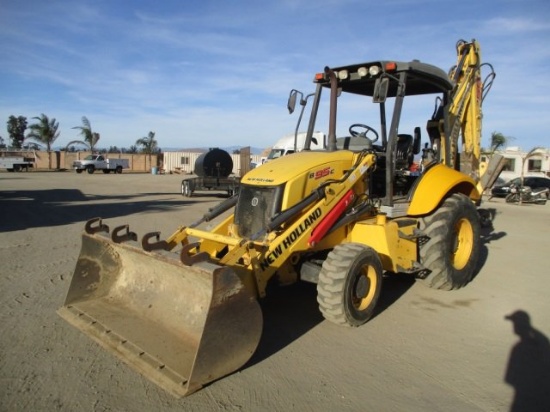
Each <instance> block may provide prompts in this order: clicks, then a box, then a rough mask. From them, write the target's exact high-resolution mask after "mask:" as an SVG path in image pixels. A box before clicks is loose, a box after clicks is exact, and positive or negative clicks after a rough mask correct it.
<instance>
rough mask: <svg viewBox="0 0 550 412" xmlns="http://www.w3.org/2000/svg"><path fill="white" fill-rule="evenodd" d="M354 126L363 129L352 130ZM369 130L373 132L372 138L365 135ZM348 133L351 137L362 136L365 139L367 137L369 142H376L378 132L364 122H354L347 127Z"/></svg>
mask: <svg viewBox="0 0 550 412" xmlns="http://www.w3.org/2000/svg"><path fill="white" fill-rule="evenodd" d="M356 127H360V128H362V129H365V131H364V132H358V131H357V130H353V129H355V128H356ZM369 132H372V133H373V134H374V139H371V138H369V137H367V134H369ZM349 134H351V135H352V136H353V137H364V138H365V139H369V140H370V141H371V142H373V143H374V142H376V141H377V140H378V132H377V131H376V130H374V129H373V128H372V127H370V126H367V125H366V124H361V123H354V124H352V125H351V126H350V127H349Z"/></svg>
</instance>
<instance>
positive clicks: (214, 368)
mask: <svg viewBox="0 0 550 412" xmlns="http://www.w3.org/2000/svg"><path fill="white" fill-rule="evenodd" d="M163 253H164V254H153V253H150V252H146V251H144V250H143V249H141V248H139V247H136V246H133V245H130V244H129V243H114V242H113V241H111V240H110V239H109V238H107V237H105V236H102V235H90V234H87V233H84V234H83V235H82V250H81V252H80V256H79V258H78V262H77V264H76V269H75V272H74V275H73V278H72V281H71V285H70V288H69V291H68V294H67V298H66V301H65V304H64V306H63V307H61V308H60V309H59V310H58V313H59V315H60V316H61V317H62V318H63V319H65V320H66V321H67V322H69V323H70V324H71V325H73V326H75V327H76V328H77V329H80V330H81V331H82V332H84V333H85V334H87V335H88V336H89V337H91V338H92V339H94V340H95V341H96V342H98V343H99V344H100V345H101V346H103V347H104V348H105V349H107V350H109V351H110V352H112V353H114V354H115V355H117V356H118V357H119V358H121V359H122V360H123V361H125V362H126V363H128V364H129V365H130V366H132V367H133V368H134V369H136V370H137V371H139V372H140V373H142V374H143V375H144V376H146V377H147V378H148V379H150V380H151V381H153V382H154V383H156V384H157V385H159V386H161V387H162V388H163V389H165V390H167V391H169V392H171V393H172V394H173V395H175V396H177V397H180V396H185V395H188V394H190V393H192V392H194V391H196V390H198V389H200V388H201V387H202V386H203V385H205V384H207V383H208V382H212V381H214V380H216V379H218V378H220V377H222V376H225V375H227V374H229V373H231V372H233V371H235V370H236V369H238V368H240V367H241V366H242V365H244V364H245V363H246V362H247V361H248V360H249V359H250V357H251V356H252V354H253V353H254V351H255V350H256V347H257V345H258V342H259V340H260V335H261V330H262V313H261V309H260V306H259V304H258V302H257V300H256V298H255V296H253V294H252V293H250V292H249V291H248V290H247V289H246V288H245V287H244V285H243V283H242V282H241V281H240V279H239V278H238V277H237V275H236V274H235V273H234V271H233V270H232V269H230V268H228V267H222V266H218V265H214V264H211V263H206V262H202V263H198V264H197V265H194V266H185V265H183V264H182V263H181V262H180V261H179V259H178V256H177V255H176V254H174V253H165V252H163Z"/></svg>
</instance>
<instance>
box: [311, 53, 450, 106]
mask: <svg viewBox="0 0 550 412" xmlns="http://www.w3.org/2000/svg"><path fill="white" fill-rule="evenodd" d="M372 66H378V67H379V68H380V73H379V74H377V75H374V76H373V75H370V74H367V75H365V76H361V75H360V74H359V73H358V70H359V69H360V68H366V69H367V71H368V69H369V68H370V67H372ZM331 70H332V71H334V72H335V73H336V75H337V77H338V73H340V72H341V71H344V70H347V72H348V75H347V78H341V77H339V78H338V87H341V88H342V91H344V92H347V93H354V94H359V95H364V96H372V95H373V93H374V84H375V82H376V79H377V78H380V77H383V76H384V77H388V78H389V88H388V94H387V97H395V96H396V93H397V85H398V81H399V74H400V73H402V72H406V73H407V80H406V86H405V95H406V96H411V95H420V94H433V93H446V92H448V91H450V90H451V89H452V88H453V85H452V83H451V81H450V80H449V77H448V75H447V73H445V71H443V70H441V69H440V68H439V67H436V66H433V65H431V64H426V63H421V62H419V61H418V60H413V61H411V62H398V61H391V60H389V61H386V60H380V61H375V62H370V63H361V64H353V65H349V66H342V67H335V68H331ZM316 82H317V83H321V84H322V85H323V86H325V87H330V80H329V78H328V76H325V77H324V78H323V79H322V80H318V81H316Z"/></svg>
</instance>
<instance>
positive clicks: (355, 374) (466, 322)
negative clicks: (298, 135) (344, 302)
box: [0, 172, 550, 412]
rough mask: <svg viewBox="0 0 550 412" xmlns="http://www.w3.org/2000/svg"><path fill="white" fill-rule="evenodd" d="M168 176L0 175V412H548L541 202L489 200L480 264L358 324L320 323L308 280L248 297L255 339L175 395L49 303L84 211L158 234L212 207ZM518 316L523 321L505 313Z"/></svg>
mask: <svg viewBox="0 0 550 412" xmlns="http://www.w3.org/2000/svg"><path fill="white" fill-rule="evenodd" d="M181 179H182V177H181V176H179V175H149V174H126V173H123V174H122V175H112V174H109V175H103V174H94V175H87V174H82V175H76V174H74V173H70V172H59V173H55V172H28V173H0V216H1V221H0V262H1V271H0V272H1V276H0V321H1V325H2V333H1V335H0V379H1V385H0V410H2V411H55V410H60V411H75V410H79V411H176V410H177V411H182V410H185V411H205V410H208V411H267V410H270V411H335V410H338V411H365V410H367V411H427V410H430V411H445V412H449V411H460V412H462V411H508V410H518V411H519V410H530V411H536V410H541V411H542V410H550V408H549V409H543V408H547V407H548V405H549V404H550V399H549V398H550V376H549V371H550V368H549V365H550V363H549V359H550V348H549V346H548V338H547V337H548V336H550V299H548V290H549V287H550V277H549V276H548V273H549V267H550V258H549V252H550V249H549V245H550V203H549V204H547V205H546V206H536V205H524V206H517V205H508V204H506V203H504V201H503V200H502V199H492V200H491V201H487V202H485V203H484V207H485V208H488V209H492V211H493V212H494V213H495V214H496V218H495V221H494V230H493V231H492V232H489V231H486V232H485V233H484V237H483V253H482V262H481V263H482V267H481V268H480V271H479V274H478V275H477V276H476V277H475V279H474V280H473V281H472V282H471V283H470V284H469V285H467V286H466V287H465V288H463V289H461V290H458V291H452V292H443V291H436V290H431V289H428V288H426V287H424V286H423V285H421V284H419V283H418V282H414V280H413V279H410V278H408V277H399V278H397V277H394V278H387V279H385V281H384V286H383V291H382V296H381V300H380V302H379V306H378V310H377V312H376V315H375V317H374V318H373V319H372V320H371V321H370V322H369V323H367V324H366V325H364V326H362V327H360V328H356V329H347V328H341V327H338V326H335V325H333V324H331V323H329V322H326V321H324V320H323V318H322V316H321V315H320V313H319V311H318V309H317V305H316V301H315V298H316V296H315V295H316V292H315V287H314V286H313V285H308V284H303V285H301V284H299V285H294V286H291V287H288V288H283V289H280V290H278V291H277V292H275V293H274V294H273V295H270V296H268V297H267V298H266V299H265V300H264V301H263V302H262V309H263V314H264V332H263V335H262V339H261V342H260V345H259V347H258V350H257V351H256V353H255V354H254V356H253V358H252V359H251V361H250V362H248V363H247V364H246V365H245V366H244V367H243V368H241V369H240V370H239V371H237V372H235V373H233V374H232V375H230V376H228V377H226V378H223V379H220V380H218V381H217V382H214V383H213V384H211V385H209V386H207V387H205V388H204V389H202V390H201V391H199V392H196V393H195V394H193V395H191V396H189V397H186V398H183V399H175V398H173V397H172V396H171V395H169V394H168V393H166V392H164V391H163V390H161V389H159V388H158V387H157V386H155V385H154V384H152V383H150V382H149V381H148V380H147V379H145V378H143V377H142V376H141V375H139V374H138V373H136V372H134V371H133V370H132V369H130V368H128V367H127V366H126V365H125V364H123V363H122V362H120V361H119V360H117V359H116V358H115V357H113V356H112V355H110V354H109V353H107V352H105V351H104V350H102V349H101V348H100V347H99V346H98V345H97V344H95V343H94V342H92V341H91V340H90V339H89V338H87V337H86V336H84V335H83V334H82V333H81V332H79V331H78V330H76V329H75V328H73V327H71V326H70V325H68V324H67V323H66V322H64V321H63V320H62V319H61V318H59V316H58V315H57V314H56V310H57V309H58V308H59V307H60V306H62V304H63V302H64V299H65V295H66V293H67V290H68V287H69V282H70V280H71V276H72V273H73V270H74V267H75V263H76V259H77V257H78V253H79V250H80V233H81V231H82V229H83V225H84V222H85V221H86V220H87V219H89V218H92V217H96V216H102V217H103V218H104V219H105V220H106V222H107V223H108V224H112V225H113V226H115V225H119V224H122V223H129V224H130V226H131V228H132V229H133V230H135V231H136V232H137V233H138V234H140V235H141V234H143V233H145V232H150V231H153V230H160V231H161V232H162V233H163V234H164V235H169V234H170V233H172V232H173V231H174V230H175V229H176V228H177V227H178V226H180V225H182V224H189V223H191V222H193V221H195V220H196V219H197V218H198V217H200V216H201V215H202V213H204V211H205V210H206V209H207V208H208V207H212V206H213V205H215V204H216V203H217V202H219V201H220V197H219V196H216V195H215V194H212V193H209V194H205V195H199V196H195V197H193V198H191V199H188V198H183V197H182V196H181V195H180V182H181ZM518 310H521V311H524V314H523V315H522V316H518V317H517V318H516V319H515V320H514V321H509V320H507V319H505V316H506V315H509V314H511V313H513V312H515V311H518ZM526 314H527V317H526V316H525V315H526ZM529 320H530V322H529ZM519 335H522V336H523V338H522V339H520V336H519ZM514 401H515V402H516V404H515V406H514V405H513V403H514ZM545 402H546V403H545ZM525 405H528V406H527V407H526V406H525ZM544 405H546V406H544ZM525 408H527V409H525Z"/></svg>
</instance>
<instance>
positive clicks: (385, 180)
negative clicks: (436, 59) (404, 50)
mask: <svg viewBox="0 0 550 412" xmlns="http://www.w3.org/2000/svg"><path fill="white" fill-rule="evenodd" d="M314 82H315V83H316V84H317V91H316V93H315V100H314V103H313V106H312V113H311V116H310V123H309V129H308V134H309V130H314V127H315V121H316V117H317V114H318V113H317V112H318V110H319V107H320V100H321V95H322V92H323V90H325V91H326V90H327V89H328V94H329V98H330V104H329V125H328V128H329V131H328V150H329V151H330V150H342V149H344V150H352V151H368V152H374V153H376V154H377V156H378V161H377V167H376V170H375V171H374V172H373V173H372V174H371V179H370V181H369V192H370V195H371V197H374V198H379V199H380V201H381V204H382V205H385V206H388V207H392V206H393V205H394V203H400V202H407V201H408V194H409V192H410V189H411V188H412V187H413V185H414V181H415V180H416V179H417V177H418V176H419V173H418V172H417V171H416V170H411V168H412V169H415V167H413V166H414V158H415V155H418V154H420V152H421V132H420V127H414V130H413V133H410V132H408V133H407V132H406V131H405V130H404V129H405V128H404V127H403V128H402V129H403V130H400V127H399V126H400V123H401V120H402V119H401V110H402V107H403V103H404V100H405V97H407V101H408V100H409V99H408V98H409V96H419V95H430V94H436V95H437V96H438V99H440V101H441V103H442V104H441V107H444V106H445V103H446V102H447V100H448V93H449V92H450V91H451V90H452V84H451V82H450V80H449V78H448V75H447V73H445V72H444V71H443V70H441V69H439V68H438V67H435V66H432V65H429V64H425V63H421V62H419V61H416V60H415V61H411V62H396V61H375V62H370V63H362V64H355V65H350V66H344V67H337V68H329V67H326V68H325V71H324V72H323V73H318V74H317V75H316V76H315V80H314ZM365 97H367V99H365ZM348 101H351V104H349V103H348ZM373 103H374V104H375V105H376V106H377V107H378V110H377V111H375V112H374V113H375V114H374V115H371V116H370V118H377V124H378V126H374V125H373V124H365V123H352V122H350V121H349V116H350V114H351V115H352V116H353V117H355V118H356V119H357V117H356V116H360V117H359V118H365V114H368V113H369V111H370V110H369V109H370V107H372V104H373ZM339 105H342V106H344V105H345V107H346V110H337V108H338V106H339ZM350 109H351V110H350ZM350 111H351V113H350ZM376 112H378V113H376ZM350 123H352V124H351V125H350V126H349V127H348V128H347V130H346V132H347V133H346V135H344V134H343V133H342V134H341V135H344V137H338V138H337V137H336V135H337V130H339V129H340V128H341V127H346V126H345V125H349V124H350ZM429 137H430V138H431V137H432V136H431V133H430V134H429ZM430 140H431V139H430ZM431 143H432V142H431ZM430 146H431V145H430Z"/></svg>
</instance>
